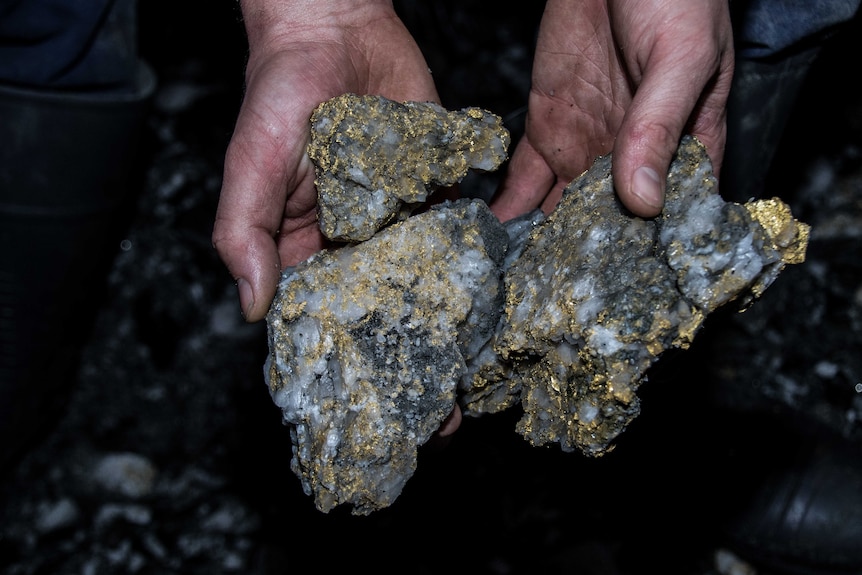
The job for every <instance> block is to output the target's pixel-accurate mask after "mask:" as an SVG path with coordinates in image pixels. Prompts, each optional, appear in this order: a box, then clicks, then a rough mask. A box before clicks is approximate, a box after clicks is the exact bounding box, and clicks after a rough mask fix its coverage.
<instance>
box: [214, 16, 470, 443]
mask: <svg viewBox="0 0 862 575" xmlns="http://www.w3.org/2000/svg"><path fill="white" fill-rule="evenodd" d="M242 10H243V15H244V17H245V21H246V30H247V33H248V40H249V49H250V53H249V62H248V67H247V70H246V94H245V98H244V99H243V103H242V107H241V109H240V113H239V117H238V118H237V122H236V128H235V130H234V134H233V137H232V138H231V141H230V144H229V145H228V150H227V154H226V157H225V172H224V182H223V184H222V191H221V196H220V198H219V205H218V210H217V212H216V219H215V225H214V228H213V236H212V239H213V245H214V246H215V248H216V250H217V251H218V254H219V256H220V257H221V259H222V261H224V263H225V265H226V266H227V268H228V270H229V271H230V273H231V274H232V275H233V277H234V278H236V281H237V289H238V291H239V300H240V307H241V309H242V312H243V315H244V316H245V318H246V320H247V321H250V322H253V321H259V320H261V319H263V318H264V317H265V316H266V313H267V311H268V310H269V306H270V304H271V303H272V299H273V297H274V295H275V291H276V286H277V284H278V279H279V276H280V274H281V271H282V269H284V268H285V267H287V266H291V265H295V264H297V263H299V262H301V261H303V260H305V259H307V258H308V257H309V256H310V255H312V254H313V253H315V252H317V251H319V250H320V249H322V248H323V247H324V243H325V241H324V237H323V235H322V234H321V233H320V228H319V227H318V224H317V214H316V209H317V208H316V206H317V192H316V190H315V187H314V166H313V165H312V164H311V160H309V158H308V156H307V155H306V146H307V144H308V140H309V134H310V128H309V118H310V116H311V113H312V111H313V110H314V108H315V107H317V105H318V104H320V103H321V102H323V101H325V100H328V99H329V98H332V97H335V96H338V95H340V94H343V93H347V92H353V93H356V94H379V95H382V96H386V97H387V98H390V99H393V100H398V101H406V100H413V101H434V102H438V103H439V96H438V95H437V91H436V89H435V87H434V82H433V80H432V78H431V73H430V71H429V70H428V65H427V64H426V62H425V59H424V57H423V56H422V53H421V51H420V50H419V47H418V46H417V45H416V42H415V41H414V40H413V38H412V36H411V35H410V33H409V32H408V31H407V30H406V29H405V28H404V26H403V24H402V23H401V21H400V20H399V19H398V17H397V16H396V14H395V12H394V10H393V7H392V3H391V2H389V1H382V0H364V1H362V2H360V1H358V0H327V1H325V2H323V1H320V0H306V1H301V0H297V1H282V2H274V1H273V0H245V1H244V2H243V3H242ZM460 422H461V411H460V409H459V408H458V407H457V406H455V408H454V410H453V411H452V413H451V414H450V415H449V417H448V418H446V420H445V421H444V422H443V423H442V424H441V426H440V429H439V430H438V431H437V433H436V435H435V442H437V443H438V444H439V443H441V441H446V440H445V439H442V438H447V437H448V436H451V435H452V434H453V433H454V432H455V431H456V430H457V429H458V426H459V424H460Z"/></svg>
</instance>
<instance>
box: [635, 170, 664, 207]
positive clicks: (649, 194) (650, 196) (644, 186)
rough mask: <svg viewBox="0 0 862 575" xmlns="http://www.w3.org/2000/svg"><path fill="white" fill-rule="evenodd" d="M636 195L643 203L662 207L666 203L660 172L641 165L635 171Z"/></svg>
mask: <svg viewBox="0 0 862 575" xmlns="http://www.w3.org/2000/svg"><path fill="white" fill-rule="evenodd" d="M632 192H633V193H634V195H636V196H637V197H639V198H640V199H641V201H643V203H645V204H646V205H648V206H651V207H653V208H658V209H661V207H662V205H663V204H664V192H663V191H662V189H661V180H659V177H658V173H657V172H656V171H655V170H653V169H652V168H648V167H646V166H641V167H640V168H638V169H637V170H636V171H635V177H634V189H633V190H632Z"/></svg>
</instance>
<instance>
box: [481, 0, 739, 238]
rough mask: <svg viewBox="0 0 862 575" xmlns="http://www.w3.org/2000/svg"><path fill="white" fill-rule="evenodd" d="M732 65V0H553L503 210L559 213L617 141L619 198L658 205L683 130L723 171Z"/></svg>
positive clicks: (636, 206) (644, 209)
mask: <svg viewBox="0 0 862 575" xmlns="http://www.w3.org/2000/svg"><path fill="white" fill-rule="evenodd" d="M732 75H733V37H732V31H731V25H730V15H729V12H728V5H727V0H687V1H685V2H679V1H678V0H548V2H547V5H546V8H545V12H544V14H543V17H542V23H541V26H540V29H539V37H538V41H537V46H536V56H535V61H534V66H533V80H532V82H533V85H532V89H531V92H530V97H529V107H528V112H527V122H526V133H525V135H524V137H523V138H522V139H521V141H520V142H519V143H518V145H517V147H516V149H515V151H514V152H513V154H512V158H511V159H510V161H509V167H508V170H507V173H506V177H505V178H504V181H503V184H502V186H501V189H500V191H499V193H498V195H497V197H496V198H495V199H494V201H493V202H492V209H493V210H494V212H495V213H496V214H497V216H498V217H499V218H500V219H501V220H502V221H506V220H508V219H511V218H513V217H516V216H518V215H520V214H522V213H524V212H527V211H529V210H531V209H534V208H536V207H541V208H542V209H543V210H544V211H545V212H546V213H549V212H550V211H551V210H552V209H553V208H554V206H556V204H557V202H558V201H559V199H560V197H561V195H562V190H563V188H564V187H565V186H566V185H567V184H568V183H569V182H571V181H572V180H573V179H574V178H575V177H577V176H578V175H580V174H581V173H582V172H583V171H584V170H586V169H587V168H589V167H590V165H591V164H592V162H593V160H595V158H596V157H597V156H599V155H603V154H607V153H609V152H613V159H614V161H613V178H614V184H615V187H616V191H617V194H618V195H619V197H620V200H621V201H622V202H623V204H624V205H625V206H626V207H627V208H628V209H630V210H631V211H632V212H633V213H635V214H636V215H639V216H643V217H652V216H655V215H657V214H658V213H659V212H660V211H661V208H662V206H663V204H664V185H665V177H666V174H667V169H668V166H669V165H670V161H671V158H672V157H673V154H674V152H675V151H676V149H677V145H678V143H679V139H680V137H681V136H682V134H683V132H684V131H685V132H687V133H691V134H693V135H695V136H697V137H698V138H699V139H700V140H701V142H703V144H704V145H705V146H706V149H707V152H708V153H709V154H710V157H711V158H712V160H713V168H714V170H715V173H716V174H718V173H719V171H720V168H721V158H722V156H723V154H724V145H725V139H726V124H725V105H726V103H727V96H728V92H729V90H730V83H731V80H732Z"/></svg>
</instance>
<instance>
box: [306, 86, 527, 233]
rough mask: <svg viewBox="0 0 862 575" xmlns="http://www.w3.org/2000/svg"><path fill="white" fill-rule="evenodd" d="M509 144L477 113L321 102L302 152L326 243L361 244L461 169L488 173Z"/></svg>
mask: <svg viewBox="0 0 862 575" xmlns="http://www.w3.org/2000/svg"><path fill="white" fill-rule="evenodd" d="M509 141H510V136H509V132H508V130H507V129H506V128H504V127H503V122H502V119H501V118H500V117H499V116H496V115H494V114H492V113H490V112H487V111H485V110H482V109H480V108H465V109H463V110H458V111H448V110H446V109H444V108H443V107H442V106H440V105H438V104H435V103H433V102H403V103H401V102H395V101H392V100H389V99H386V98H383V97H381V96H358V95H356V94H343V95H341V96H338V97H336V98H332V99H330V100H327V101H325V102H323V103H322V104H320V105H319V106H318V107H317V109H315V111H314V113H313V114H312V117H311V142H310V145H309V147H308V155H309V157H310V158H311V160H312V161H313V162H314V164H315V168H316V178H315V185H316V186H317V190H318V218H319V221H320V228H321V230H322V231H323V234H324V235H325V236H326V237H328V238H330V239H333V240H341V241H348V242H357V241H363V240H367V239H368V238H370V237H371V236H372V235H374V233H375V232H376V231H377V230H379V229H380V228H382V227H383V226H385V225H387V224H389V223H390V222H392V221H394V220H398V219H404V218H405V217H407V216H409V215H410V214H411V213H412V212H413V210H414V209H416V208H417V207H419V206H421V205H422V204H423V203H424V202H425V201H426V200H427V199H428V196H429V195H430V194H431V193H432V192H434V191H435V190H436V189H437V188H438V187H441V186H444V187H445V186H451V185H453V184H455V183H457V182H459V181H461V179H463V178H464V177H465V176H466V175H467V173H468V172H469V170H471V169H472V170H476V171H479V172H489V171H493V170H496V169H497V168H498V167H499V166H500V164H501V163H502V162H503V161H504V160H505V159H506V157H507V156H506V153H507V149H508V147H509Z"/></svg>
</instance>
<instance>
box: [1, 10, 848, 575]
mask: <svg viewBox="0 0 862 575" xmlns="http://www.w3.org/2000/svg"><path fill="white" fill-rule="evenodd" d="M489 4H490V3H487V2H484V3H480V2H471V1H464V2H454V1H444V2H419V1H416V2H406V1H405V2H398V3H396V5H397V7H398V9H399V11H400V12H401V13H402V15H403V17H404V19H405V21H406V23H407V24H408V26H409V27H410V28H411V30H412V31H413V32H414V34H415V36H416V37H417V40H418V41H419V42H420V45H421V46H422V48H423V50H424V51H425V53H426V57H427V59H428V62H429V65H430V67H431V68H432V71H433V73H434V76H435V78H436V81H437V85H438V89H439V91H440V94H441V97H442V100H443V104H444V105H445V106H446V107H448V108H453V109H454V108H460V107H464V106H480V107H485V108H487V109H489V110H491V111H493V112H495V113H497V114H499V115H501V116H502V117H504V119H505V120H506V122H507V125H508V126H509V127H510V128H511V130H512V132H513V134H514V135H515V136H516V137H517V135H518V134H519V133H520V130H522V125H521V124H522V121H523V111H524V105H525V103H526V95H527V91H528V90H529V66H530V61H531V50H532V42H533V39H534V36H535V30H536V25H537V23H538V20H539V17H540V15H541V3H522V4H525V6H521V7H520V8H518V9H510V8H506V9H499V8H493V9H492V8H490V7H489ZM527 4H530V5H529V6H528V5H527ZM140 10H141V36H140V42H141V52H142V55H143V57H144V58H145V59H146V60H147V61H149V62H150V63H151V64H152V65H153V67H154V68H155V70H156V72H157V74H158V76H159V81H160V88H159V92H158V93H157V96H156V99H155V102H154V108H153V110H152V112H151V114H150V118H149V120H148V123H147V130H146V132H147V133H146V142H145V144H146V145H145V148H144V152H143V154H142V157H141V161H142V163H143V164H144V167H145V169H146V177H145V180H144V181H143V182H142V188H143V189H142V191H141V193H140V196H139V197H138V200H137V207H136V210H135V214H134V218H133V221H132V223H131V225H130V227H129V229H128V232H127V233H126V234H125V238H124V242H123V243H122V245H121V247H120V249H119V250H118V252H117V258H116V260H115V262H114V265H113V267H112V269H111V272H110V275H109V277H108V278H107V282H106V288H105V294H104V298H103V302H102V304H101V306H100V309H99V310H98V314H97V316H96V320H95V326H94V328H93V330H92V333H91V334H90V337H89V338H88V340H87V345H86V347H85V349H84V354H83V359H82V363H81V366H80V370H79V375H78V377H77V380H78V383H77V385H76V387H75V389H74V391H73V393H72V396H71V398H69V400H68V403H67V407H66V409H65V410H64V413H63V415H62V416H61V417H60V418H58V419H57V420H56V421H55V422H54V423H55V426H54V427H53V428H52V429H50V430H48V434H47V436H46V437H45V438H44V440H42V441H41V442H40V443H39V444H37V445H35V446H34V447H33V448H32V449H31V450H30V451H29V452H28V453H27V454H26V455H25V456H24V457H23V458H22V459H21V461H20V462H19V464H18V466H17V467H16V468H15V470H14V471H13V472H12V473H10V474H8V476H6V477H5V478H4V480H3V487H2V492H0V494H2V500H0V505H2V506H3V507H0V509H2V513H0V516H2V522H0V569H2V571H3V572H4V573H8V574H9V575H12V574H16V575H17V574H37V573H38V574H41V573H45V574H48V573H51V574H55V573H98V574H104V573H141V574H162V573H164V574H173V573H177V574H180V573H183V574H185V573H190V574H192V573H195V574H196V573H207V574H208V575H213V574H216V573H255V574H266V575H269V574H275V573H293V572H298V571H300V570H302V571H306V570H310V569H314V570H316V571H319V572H324V573H326V572H337V571H343V570H348V569H349V570H360V569H361V570H366V569H368V570H372V571H374V570H376V571H378V572H398V573H401V572H409V573H433V572H441V571H454V572H471V573H493V574H502V575H505V574H514V573H578V574H582V573H586V574H589V573H602V574H614V573H627V574H628V573H630V574H642V573H643V574H646V573H655V572H662V573H692V574H713V573H719V572H726V568H724V567H722V566H721V562H720V561H718V560H717V559H716V558H717V557H719V558H727V557H731V556H730V555H728V553H731V552H734V548H733V547H732V540H730V539H729V538H728V530H727V529H726V528H725V527H726V526H727V525H731V524H732V523H733V519H734V517H736V516H737V515H739V514H740V513H743V512H744V510H745V509H746V508H747V506H748V505H749V504H750V498H752V497H754V495H755V494H756V493H757V489H758V488H759V486H760V485H761V483H760V482H761V480H762V478H763V477H764V476H765V475H767V474H768V473H770V472H771V471H773V470H775V469H780V468H781V466H782V465H784V463H785V462H786V461H787V460H788V458H790V457H792V456H793V455H794V454H795V452H796V448H797V447H798V446H799V445H802V444H804V443H806V442H807V441H808V439H809V438H812V437H813V438H817V439H824V438H825V439H827V440H830V441H831V440H833V439H834V438H840V439H842V440H844V439H847V440H854V441H855V440H858V439H859V438H860V434H862V425H860V418H862V399H860V397H862V393H860V391H859V389H860V387H862V386H860V382H862V366H860V359H859V358H860V353H859V352H860V351H862V346H860V342H862V337H860V336H862V275H860V265H862V263H860V258H859V255H860V253H862V252H860V246H862V205H860V204H862V195H860V191H862V147H860V145H862V121H860V118H862V107H860V105H859V104H860V102H859V97H858V93H857V92H856V91H855V90H854V89H853V88H852V83H853V72H852V71H854V70H856V69H857V68H858V62H856V60H857V59H858V54H859V53H860V52H859V50H858V48H859V43H858V40H856V39H855V38H854V37H858V34H847V35H846V36H845V37H844V38H843V39H839V40H838V41H836V42H835V43H834V44H833V45H831V46H830V47H829V49H828V50H827V51H826V52H825V53H824V55H823V57H822V58H821V61H820V62H819V63H818V65H817V67H816V68H815V70H813V71H812V75H811V79H810V82H809V83H808V84H806V86H805V88H804V89H803V93H802V95H801V99H800V104H799V106H798V107H797V109H796V111H795V112H794V115H793V117H792V119H791V125H790V128H789V130H788V132H787V137H786V138H785V141H784V142H783V143H782V147H781V149H780V151H779V154H778V157H777V159H776V162H775V170H774V171H773V174H772V176H771V178H770V181H769V187H770V189H769V190H768V194H780V195H781V196H782V197H783V198H785V199H786V201H788V202H790V203H791V206H792V207H793V210H794V214H795V215H796V216H797V217H798V218H799V219H801V220H802V221H806V222H808V223H810V224H812V225H813V226H814V228H813V229H814V232H813V235H812V241H811V244H810V250H809V258H808V261H807V262H806V263H805V264H803V265H799V266H792V267H791V268H788V269H787V270H785V272H784V273H783V274H782V276H781V277H780V278H779V279H778V281H776V283H775V284H774V285H773V286H772V287H771V288H770V289H769V290H768V291H767V292H766V294H765V296H764V298H763V299H762V300H761V301H759V302H757V303H756V304H755V306H754V307H753V308H752V309H750V310H749V311H747V312H746V313H745V314H742V315H735V314H731V313H725V312H718V313H716V314H715V316H713V317H711V318H710V319H709V321H708V322H707V324H706V326H705V328H704V330H703V331H702V332H701V334H700V335H699V336H698V339H697V341H696V343H695V345H694V346H693V348H692V349H690V350H688V351H685V352H674V353H668V354H667V355H666V356H665V357H663V358H662V360H661V361H660V363H659V364H658V365H656V367H655V368H654V369H653V370H652V371H651V373H650V377H649V380H648V381H647V382H646V383H645V384H644V385H643V387H642V388H641V390H640V396H641V398H642V415H641V416H640V417H639V418H638V419H637V420H636V421H635V422H634V423H633V424H632V425H631V427H630V428H629V429H628V431H627V432H626V433H625V434H623V436H622V437H621V438H620V440H619V442H618V445H617V447H616V449H615V450H614V451H613V452H611V453H610V454H608V455H606V456H605V457H602V458H599V459H587V458H585V457H584V456H581V455H580V454H572V453H569V454H567V453H560V452H559V450H558V449H555V448H534V447H531V446H529V445H528V444H526V442H525V441H524V440H523V439H521V438H520V436H518V435H516V434H515V432H514V422H515V421H516V420H517V417H518V414H517V413H516V411H514V410H513V411H511V412H508V413H504V414H500V415H496V416H492V417H485V418H482V419H478V420H469V419H468V420H466V421H465V422H464V423H463V425H462V427H461V429H460V430H459V432H458V433H457V434H456V436H455V437H454V439H453V440H452V442H451V443H450V444H449V445H448V446H447V447H445V448H443V449H436V450H432V449H430V448H423V451H422V452H421V453H420V458H419V468H418V470H417V472H416V474H415V475H414V476H413V477H412V478H411V479H410V481H409V482H408V484H407V486H406V488H405V490H404V492H403V494H402V495H401V497H400V498H399V499H398V500H397V501H396V503H395V504H394V505H393V506H392V507H390V508H388V509H385V510H382V511H380V512H378V513H375V514H373V515H371V516H369V517H353V516H350V515H349V513H348V512H347V510H336V511H334V512H332V513H330V514H328V515H324V514H321V513H319V512H318V511H316V510H315V509H314V507H313V504H312V501H311V500H310V498H308V497H306V496H305V495H304V494H303V493H302V491H301V487H300V484H299V481H298V479H297V478H296V477H295V476H293V474H292V473H291V472H290V470H289V467H288V463H289V460H290V442H289V437H288V432H287V429H286V428H285V427H283V426H282V425H281V423H280V413H279V410H278V409H277V408H276V407H275V406H274V405H273V404H272V402H271V400H270V398H269V395H268V393H267V389H266V387H265V384H264V382H263V372H262V365H263V360H264V357H265V354H266V341H265V326H264V325H263V324H254V325H247V324H245V323H244V322H243V321H242V318H241V316H240V314H239V309H238V304H237V301H236V296H235V288H234V286H233V283H232V281H231V279H230V277H229V276H228V274H227V272H226V270H225V269H224V267H223V266H222V264H221V262H220V261H219V260H218V257H217V255H216V254H215V252H214V250H213V249H212V246H211V243H210V234H211V230H212V221H213V216H214V213H215V208H216V205H217V201H218V193H219V188H220V178H221V170H222V162H223V156H224V151H225V148H226V145H227V142H228V140H229V137H230V134H231V130H232V127H233V122H234V120H235V117H236V114H237V111H238V108H239V104H240V101H241V97H242V82H243V66H244V62H245V56H246V45H245V38H244V32H243V28H242V23H241V20H240V14H239V10H238V7H237V6H236V4H235V3H232V2H210V1H203V0H196V1H186V2H182V3H176V2H167V1H166V0H160V1H156V0H148V1H147V2H142V3H141V8H140ZM495 178H496V176H495V175H487V176H482V177H475V176H471V177H470V178H468V180H465V183H464V184H465V189H466V191H467V192H472V191H475V190H479V191H481V190H487V189H489V188H490V189H493V185H494V183H495ZM112 454H133V455H134V458H135V459H134V461H136V462H137V464H138V465H139V467H132V468H126V469H125V470H123V469H120V470H118V471H116V472H115V473H114V474H113V475H111V476H110V477H109V478H108V479H106V478H105V475H104V474H103V473H100V471H99V470H100V469H104V468H103V467H100V465H101V464H103V463H104V462H105V461H107V460H108V459H109V457H110V456H111V455H112ZM142 469H143V470H144V471H145V472H146V473H143V475H142V472H141V470H142ZM149 472H152V473H153V475H152V481H148V479H147V478H148V477H150V476H149V475H147V473H149ZM136 487H137V488H138V489H137V490H135V488H136ZM760 572H762V573H767V571H763V570H762V571H760Z"/></svg>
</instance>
